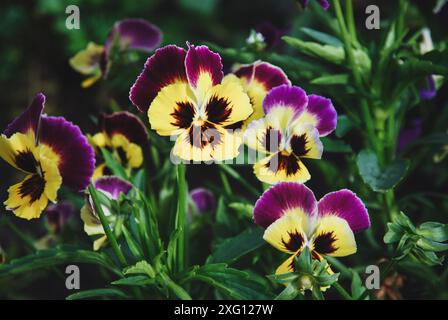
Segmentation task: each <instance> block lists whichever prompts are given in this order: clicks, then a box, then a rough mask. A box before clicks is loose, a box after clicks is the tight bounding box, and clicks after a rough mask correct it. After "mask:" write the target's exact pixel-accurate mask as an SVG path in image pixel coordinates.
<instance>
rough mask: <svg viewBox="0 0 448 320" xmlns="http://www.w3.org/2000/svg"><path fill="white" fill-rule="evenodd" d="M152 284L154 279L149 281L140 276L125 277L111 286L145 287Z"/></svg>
mask: <svg viewBox="0 0 448 320" xmlns="http://www.w3.org/2000/svg"><path fill="white" fill-rule="evenodd" d="M154 283H155V280H154V279H149V278H148V277H147V276H142V275H140V276H131V277H126V278H123V279H119V280H115V281H113V282H112V284H113V285H117V286H146V285H149V284H154Z"/></svg>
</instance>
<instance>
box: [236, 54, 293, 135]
mask: <svg viewBox="0 0 448 320" xmlns="http://www.w3.org/2000/svg"><path fill="white" fill-rule="evenodd" d="M233 74H234V75H236V76H237V77H238V78H239V79H240V80H241V83H242V85H243V87H244V90H245V91H246V92H247V94H248V95H249V98H250V101H251V103H252V107H253V109H254V112H253V113H252V114H251V115H250V117H249V118H247V119H246V120H245V121H244V124H243V128H246V127H247V125H248V124H249V123H250V122H252V121H253V120H258V119H260V118H262V117H263V116H264V112H263V99H264V98H265V97H266V95H267V93H268V92H269V91H270V90H271V89H272V88H275V87H278V86H280V85H283V84H285V85H291V81H289V79H288V77H287V76H286V74H285V73H284V72H283V70H282V69H280V68H279V67H276V66H274V65H272V64H270V63H268V62H263V61H257V62H255V63H252V64H248V65H242V66H240V67H239V68H238V69H237V70H235V71H234V72H233Z"/></svg>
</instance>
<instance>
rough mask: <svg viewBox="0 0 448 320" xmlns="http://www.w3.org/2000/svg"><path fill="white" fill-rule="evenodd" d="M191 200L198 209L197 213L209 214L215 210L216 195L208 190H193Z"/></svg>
mask: <svg viewBox="0 0 448 320" xmlns="http://www.w3.org/2000/svg"><path fill="white" fill-rule="evenodd" d="M190 198H191V200H192V201H193V203H194V205H195V207H196V212H197V213H204V212H209V211H212V210H213V209H214V208H215V205H216V199H215V195H214V194H213V193H212V192H211V191H210V190H208V189H205V188H196V189H193V190H191V191H190Z"/></svg>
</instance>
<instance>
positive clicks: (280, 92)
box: [263, 85, 308, 120]
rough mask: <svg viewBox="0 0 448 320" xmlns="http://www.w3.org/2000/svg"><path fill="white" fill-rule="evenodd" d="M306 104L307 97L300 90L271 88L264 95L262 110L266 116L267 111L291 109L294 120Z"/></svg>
mask: <svg viewBox="0 0 448 320" xmlns="http://www.w3.org/2000/svg"><path fill="white" fill-rule="evenodd" d="M307 103H308V97H307V95H306V93H305V91H304V90H303V89H302V88H300V87H297V86H288V85H281V86H278V87H275V88H273V89H272V90H271V91H269V93H268V94H267V95H266V97H265V98H264V101H263V110H264V113H265V114H267V113H268V112H269V110H271V109H273V108H277V107H283V108H292V109H293V110H294V118H295V117H298V116H299V115H300V114H301V113H302V112H303V111H304V110H305V108H306V105H307ZM291 120H292V119H291Z"/></svg>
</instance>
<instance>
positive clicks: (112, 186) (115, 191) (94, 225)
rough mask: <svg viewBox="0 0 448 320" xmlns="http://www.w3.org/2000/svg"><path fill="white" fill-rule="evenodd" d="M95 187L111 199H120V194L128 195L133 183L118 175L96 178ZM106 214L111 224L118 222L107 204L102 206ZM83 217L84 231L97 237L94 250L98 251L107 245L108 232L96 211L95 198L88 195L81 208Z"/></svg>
mask: <svg viewBox="0 0 448 320" xmlns="http://www.w3.org/2000/svg"><path fill="white" fill-rule="evenodd" d="M93 184H94V187H95V189H96V190H97V191H98V192H101V193H102V194H103V195H105V196H106V197H107V198H109V199H110V200H118V199H120V194H123V195H127V194H128V193H129V191H131V189H132V184H130V183H129V182H127V181H125V180H122V179H120V178H117V177H112V176H110V177H101V178H99V179H98V180H96V181H95V182H94V183H93ZM102 209H103V212H104V215H105V216H106V217H107V219H108V221H109V223H110V224H112V225H113V224H114V223H115V222H116V216H114V215H113V213H112V212H111V211H110V209H109V208H107V207H106V206H102ZM81 219H82V221H83V222H84V231H85V232H86V233H87V234H88V235H89V236H94V237H96V239H95V240H94V242H93V250H95V251H97V250H99V249H100V248H101V247H103V246H105V245H106V240H107V236H106V232H105V231H104V228H103V225H102V224H101V220H100V218H99V216H98V214H97V213H96V212H95V209H94V205H93V200H92V198H91V197H90V196H88V200H87V203H86V204H85V205H84V206H83V207H82V208H81Z"/></svg>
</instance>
